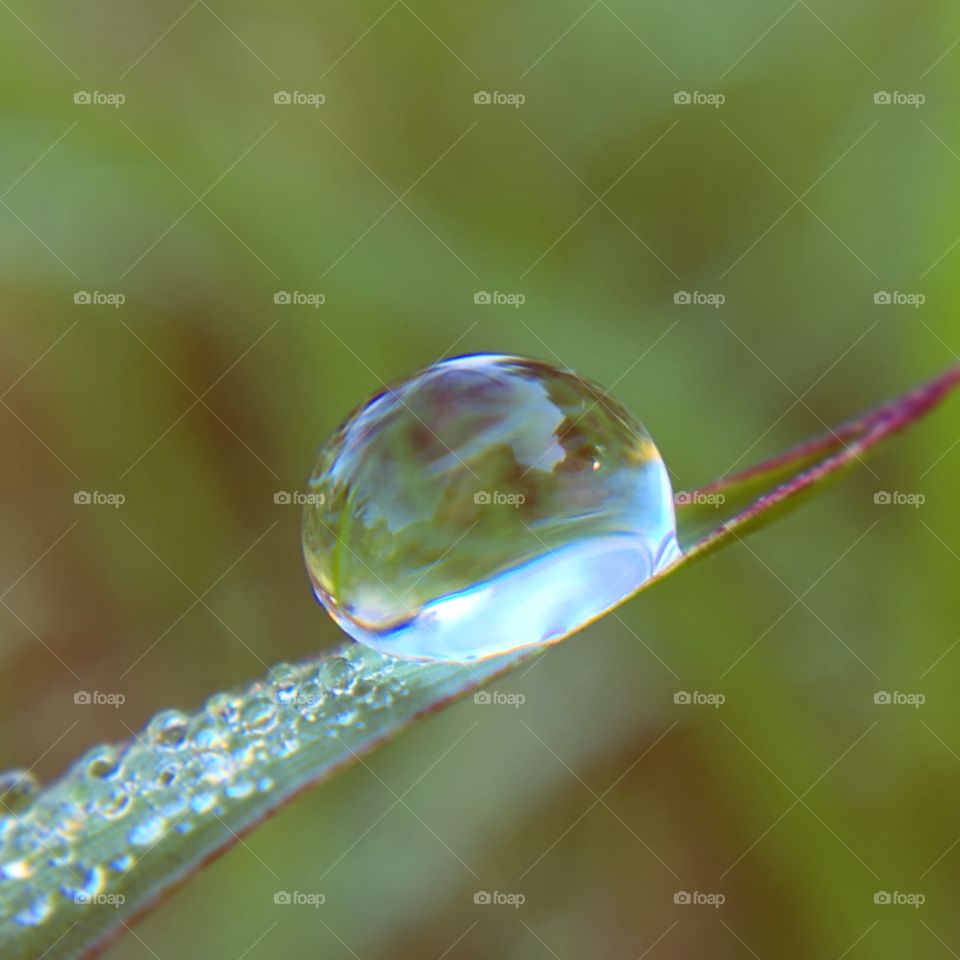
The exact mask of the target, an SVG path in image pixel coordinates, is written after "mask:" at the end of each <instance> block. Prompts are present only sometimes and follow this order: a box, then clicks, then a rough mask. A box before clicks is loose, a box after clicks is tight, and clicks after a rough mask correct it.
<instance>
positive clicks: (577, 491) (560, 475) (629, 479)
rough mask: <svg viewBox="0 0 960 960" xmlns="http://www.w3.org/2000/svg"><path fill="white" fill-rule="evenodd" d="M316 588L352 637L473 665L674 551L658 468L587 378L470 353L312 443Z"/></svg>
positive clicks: (644, 574)
mask: <svg viewBox="0 0 960 960" xmlns="http://www.w3.org/2000/svg"><path fill="white" fill-rule="evenodd" d="M310 493H311V494H313V496H312V497H309V498H308V503H307V506H306V508H305V512H304V526H303V540H304V554H305V558H306V561H307V567H308V570H309V572H310V576H311V580H312V582H313V586H314V590H315V592H316V594H317V597H318V598H319V600H320V602H321V603H322V604H323V605H324V606H325V607H326V609H327V610H328V611H329V613H330V614H331V616H332V617H333V618H334V619H335V620H336V621H337V622H338V623H339V624H340V626H342V627H343V629H344V630H346V631H347V633H349V634H350V635H351V636H352V637H354V639H356V640H359V641H360V642H361V643H364V644H367V645H368V646H371V647H374V648H375V649H378V650H381V651H383V652H384V653H388V654H391V655H393V656H398V657H406V658H413V659H436V660H461V661H462V660H471V659H476V658H478V657H487V656H492V655H494V654H498V653H504V652H507V651H509V650H513V649H516V648H519V647H526V646H532V645H537V644H542V643H547V642H551V641H555V640H559V639H561V638H562V637H564V636H566V635H567V634H568V633H570V632H572V631H573V630H576V629H577V628H578V627H580V626H582V625H583V624H585V623H587V622H588V621H590V620H592V619H593V618H595V617H597V616H599V615H601V614H602V613H604V612H606V611H607V610H609V609H610V608H611V607H613V606H615V605H616V604H617V603H619V602H620V601H621V600H622V599H624V598H625V597H626V596H628V595H629V594H631V593H632V592H633V591H635V590H636V589H637V588H638V587H639V586H640V585H641V584H643V583H644V582H645V581H646V580H648V579H649V578H650V577H651V576H652V575H653V574H655V573H657V572H658V571H659V570H661V569H663V567H665V566H666V565H667V564H668V563H670V562H671V561H672V560H673V559H675V558H676V557H677V556H678V554H679V548H678V546H677V540H676V522H675V518H674V512H673V494H672V491H671V487H670V481H669V478H668V476H667V472H666V468H665V467H664V465H663V461H662V460H661V458H660V454H659V453H658V451H657V449H656V447H655V446H654V444H653V441H652V440H651V439H650V436H649V435H648V434H647V432H646V431H645V430H644V428H643V427H642V426H641V425H640V424H639V423H638V422H637V421H636V420H634V419H633V417H631V416H630V414H629V413H627V411H626V410H624V408H623V407H621V406H620V405H619V404H617V403H616V402H615V401H613V400H611V399H610V398H609V397H608V396H607V395H606V394H605V392H604V391H603V390H602V389H601V388H600V387H598V386H596V385H595V384H591V383H589V382H587V381H585V380H582V379H581V378H580V377H577V376H576V375H574V374H572V373H569V372H567V371H563V370H560V369H558V368H556V367H553V366H550V365H549V364H545V363H541V362H538V361H533V360H524V359H520V358H516V357H506V356H494V355H476V356H469V357H459V358H457V359H454V360H447V361H443V362H441V363H438V364H435V365H433V366H432V367H428V368H427V369H426V370H424V371H421V372H420V373H418V374H416V375H415V376H413V377H411V378H409V379H408V380H405V381H404V382H402V383H400V384H397V385H395V386H394V387H392V388H391V389H389V390H387V391H385V392H383V393H381V394H379V395H378V396H376V397H374V398H373V399H372V400H370V401H369V402H368V403H367V404H366V405H365V406H364V407H362V408H361V409H360V410H358V411H357V412H355V413H354V414H353V416H351V417H350V419H348V420H347V421H346V423H345V424H343V426H342V427H341V428H340V429H339V430H338V431H337V433H336V434H335V435H334V437H333V438H332V439H331V441H330V443H329V444H328V445H327V447H326V448H325V449H324V450H322V451H321V455H320V459H319V462H318V464H317V468H316V470H315V472H314V474H313V476H312V477H311V480H310Z"/></svg>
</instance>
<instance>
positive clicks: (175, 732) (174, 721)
mask: <svg viewBox="0 0 960 960" xmlns="http://www.w3.org/2000/svg"><path fill="white" fill-rule="evenodd" d="M189 722H190V721H189V717H187V715H186V714H184V713H181V712H180V711H179V710H164V711H163V712H162V713H158V714H157V715H156V716H155V717H154V718H153V719H152V720H151V721H150V723H149V724H148V725H147V737H148V739H149V740H150V742H151V743H153V744H154V746H157V747H161V748H165V749H168V750H175V749H176V748H177V747H179V746H180V745H181V744H182V743H183V741H184V738H185V737H186V735H187V726H188V724H189Z"/></svg>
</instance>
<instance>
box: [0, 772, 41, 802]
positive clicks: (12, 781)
mask: <svg viewBox="0 0 960 960" xmlns="http://www.w3.org/2000/svg"><path fill="white" fill-rule="evenodd" d="M39 789H40V782H39V781H38V780H37V778H36V777H35V776H34V775H33V774H32V773H30V771H29V770H9V771H8V772H6V773H0V813H17V812H19V811H21V810H24V809H26V808H27V807H28V806H29V805H30V803H31V802H32V800H33V798H34V797H35V796H36V795H37V792H38V791H39Z"/></svg>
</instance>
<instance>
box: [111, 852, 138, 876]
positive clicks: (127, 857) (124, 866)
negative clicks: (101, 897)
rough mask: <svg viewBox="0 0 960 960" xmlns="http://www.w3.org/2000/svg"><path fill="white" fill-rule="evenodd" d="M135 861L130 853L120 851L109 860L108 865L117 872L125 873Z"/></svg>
mask: <svg viewBox="0 0 960 960" xmlns="http://www.w3.org/2000/svg"><path fill="white" fill-rule="evenodd" d="M135 863H136V860H135V859H134V857H133V855H132V854H129V853H121V854H120V855H119V856H117V857H114V858H113V859H112V860H111V861H110V866H111V867H112V868H113V869H114V870H116V871H117V872H118V873H126V872H127V871H128V870H129V869H130V868H131V867H132V866H133V865H134V864H135Z"/></svg>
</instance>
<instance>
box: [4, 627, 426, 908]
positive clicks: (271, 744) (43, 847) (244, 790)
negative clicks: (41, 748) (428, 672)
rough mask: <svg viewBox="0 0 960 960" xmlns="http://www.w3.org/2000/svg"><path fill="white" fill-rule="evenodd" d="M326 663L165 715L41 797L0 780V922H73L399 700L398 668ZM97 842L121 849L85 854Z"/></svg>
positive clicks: (359, 652) (281, 672) (24, 781)
mask: <svg viewBox="0 0 960 960" xmlns="http://www.w3.org/2000/svg"><path fill="white" fill-rule="evenodd" d="M337 653H338V655H337V656H332V657H329V658H327V659H325V660H323V661H322V662H314V663H311V664H307V665H303V666H291V665H289V664H278V665H277V666H275V667H274V668H273V669H272V670H270V672H269V674H268V675H267V677H266V678H265V679H264V680H262V681H258V682H256V683H254V684H253V685H252V686H250V687H248V688H247V689H246V690H243V691H240V692H236V693H219V694H216V695H214V696H212V697H211V698H210V699H209V700H208V701H207V702H206V704H205V705H204V707H203V709H202V710H200V711H199V712H197V713H195V714H193V715H192V716H188V715H187V714H184V713H181V712H180V711H178V710H165V711H163V712H162V713H159V714H157V715H156V716H155V717H154V718H153V719H152V720H151V721H150V723H149V724H148V725H147V727H146V728H145V729H144V731H143V732H142V733H141V734H140V735H139V736H137V737H136V738H134V739H133V740H131V741H130V742H128V743H126V744H124V745H122V746H114V745H109V744H108V745H102V746H97V747H94V748H93V749H91V750H89V751H88V752H87V753H86V754H85V755H84V757H83V758H81V759H80V760H79V761H78V762H77V763H76V764H75V765H74V766H73V767H72V768H71V769H70V770H69V771H68V772H67V774H66V775H65V776H64V777H63V778H62V779H61V780H60V781H58V782H57V783H55V784H54V785H53V786H51V787H50V788H48V789H47V790H44V791H40V790H39V786H38V784H37V782H36V780H35V779H33V778H32V777H31V776H30V775H29V774H23V773H22V772H18V771H14V772H11V773H10V774H6V775H2V774H0V797H2V804H0V904H2V905H3V907H4V909H3V913H4V914H5V915H6V917H7V920H6V921H5V922H7V923H9V922H12V923H14V924H17V925H19V926H37V925H39V924H42V923H44V922H45V921H46V920H47V919H48V918H49V917H50V916H51V915H52V914H53V913H54V911H55V910H58V909H61V908H62V907H64V906H66V905H67V904H70V905H76V909H77V910H81V909H83V905H85V904H88V903H96V902H98V898H101V897H103V896H106V895H109V894H110V892H111V891H116V890H120V889H122V881H123V878H124V876H125V874H127V873H128V872H129V871H131V870H135V869H136V866H137V863H138V862H139V860H140V859H141V858H142V857H145V856H146V855H147V853H148V852H149V851H150V850H151V848H152V847H154V846H156V845H159V844H162V843H163V841H164V839H165V838H167V837H170V836H171V835H183V834H188V833H190V832H191V831H192V830H194V829H195V828H196V827H197V826H198V824H200V823H201V822H204V819H205V818H207V819H209V818H211V817H216V818H217V819H220V818H223V817H226V816H227V815H228V814H229V812H230V809H229V808H230V806H231V804H239V803H241V802H243V801H244V800H248V799H249V798H251V797H253V796H254V795H255V794H266V793H269V792H271V791H273V790H274V789H276V784H275V782H274V780H273V779H272V778H271V776H270V772H269V771H270V769H271V768H272V766H273V764H275V763H278V762H281V761H283V759H284V758H288V757H290V756H291V755H293V754H296V753H297V752H299V751H301V750H303V749H304V748H305V747H306V746H307V745H310V744H316V743H317V741H318V740H321V739H322V738H337V737H339V736H340V735H341V734H345V733H346V732H347V731H348V730H350V729H358V728H362V727H363V726H364V722H363V721H361V720H360V719H359V717H360V715H361V714H362V715H363V716H364V717H367V718H369V717H370V715H371V714H372V713H373V712H374V711H377V710H381V709H384V708H387V707H389V706H390V705H391V704H392V703H393V702H394V701H395V699H396V698H397V697H402V696H406V695H407V694H408V693H409V690H408V689H407V687H406V686H405V685H404V684H403V683H402V681H401V680H400V677H399V676H398V675H396V670H397V666H398V661H396V660H393V659H391V658H389V657H384V656H382V655H380V654H377V653H374V652H372V651H370V650H366V649H364V648H362V647H358V646H350V647H345V648H343V649H341V650H339V651H337ZM121 822H122V824H123V827H122V831H118V830H116V829H115V828H116V825H117V824H118V823H121ZM106 831H112V835H113V836H116V837H117V838H118V839H119V840H121V841H122V842H120V843H117V842H106V843H93V842H91V840H94V839H97V838H98V835H100V834H104V833H105V832H106ZM105 849H110V851H111V852H110V853H109V854H108V855H104V854H103V853H102V851H104V850H105ZM88 850H98V851H101V853H100V856H99V857H98V858H91V857H90V856H89V855H87V853H86V851H88Z"/></svg>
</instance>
